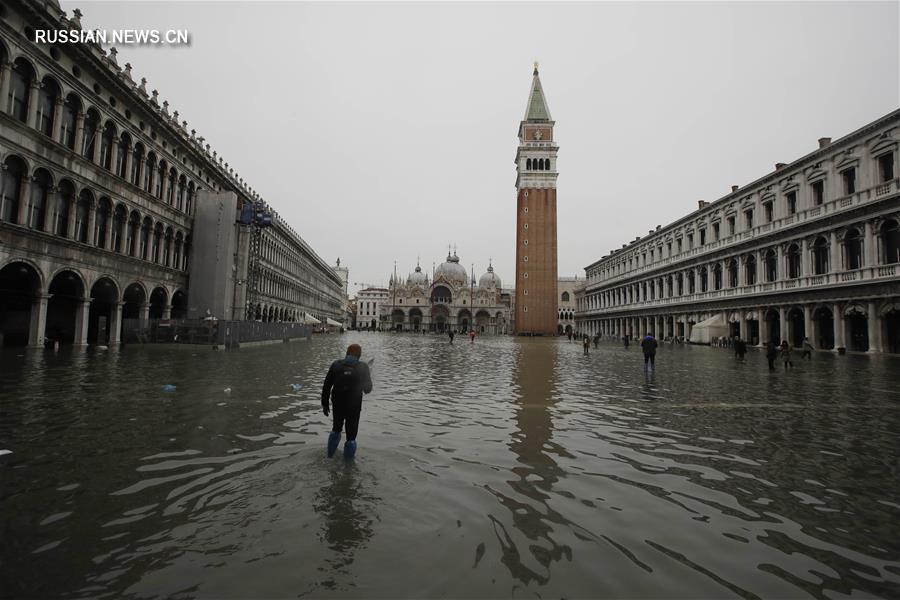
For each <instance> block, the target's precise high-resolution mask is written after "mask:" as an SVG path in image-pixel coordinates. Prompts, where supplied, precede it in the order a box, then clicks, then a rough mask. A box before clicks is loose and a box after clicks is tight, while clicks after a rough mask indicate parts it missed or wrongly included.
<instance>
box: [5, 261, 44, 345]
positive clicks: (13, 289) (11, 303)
mask: <svg viewBox="0 0 900 600" xmlns="http://www.w3.org/2000/svg"><path fill="white" fill-rule="evenodd" d="M40 288H41V278H40V276H39V275H38V273H37V271H36V270H35V269H34V267H32V266H31V265H29V264H28V263H24V262H14V263H10V264H8V265H6V266H5V267H3V269H2V270H0V346H27V345H28V330H29V327H30V326H31V306H32V304H33V303H34V300H35V298H37V296H38V294H40V291H41V290H40Z"/></svg>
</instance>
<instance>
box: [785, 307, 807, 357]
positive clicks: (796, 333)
mask: <svg viewBox="0 0 900 600" xmlns="http://www.w3.org/2000/svg"><path fill="white" fill-rule="evenodd" d="M788 321H789V322H790V324H791V326H790V332H791V339H790V342H791V345H792V346H793V347H794V348H799V347H801V346H802V345H803V338H805V337H806V323H805V322H804V320H803V311H802V310H801V309H799V308H794V309H792V310H791V312H789V313H788Z"/></svg>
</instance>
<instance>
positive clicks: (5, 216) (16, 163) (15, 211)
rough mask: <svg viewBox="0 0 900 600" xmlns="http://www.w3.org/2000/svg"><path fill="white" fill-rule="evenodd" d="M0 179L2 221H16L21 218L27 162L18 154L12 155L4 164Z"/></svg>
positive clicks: (0, 218) (0, 217)
mask: <svg viewBox="0 0 900 600" xmlns="http://www.w3.org/2000/svg"><path fill="white" fill-rule="evenodd" d="M3 166H4V167H6V168H5V169H3V171H2V177H3V179H2V181H0V185H2V187H0V221H6V222H7V223H16V222H18V218H19V202H21V201H22V178H23V177H25V162H24V161H23V160H22V159H21V158H19V157H18V156H10V157H9V158H7V159H6V162H5V163H4V165H3Z"/></svg>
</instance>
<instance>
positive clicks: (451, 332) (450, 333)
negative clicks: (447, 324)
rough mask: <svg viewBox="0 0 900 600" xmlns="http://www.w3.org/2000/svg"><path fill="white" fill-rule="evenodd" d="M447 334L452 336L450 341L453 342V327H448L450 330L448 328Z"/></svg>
mask: <svg viewBox="0 0 900 600" xmlns="http://www.w3.org/2000/svg"><path fill="white" fill-rule="evenodd" d="M447 335H449V336H450V343H451V344H452V343H453V336H454V333H453V330H452V329H448V330H447Z"/></svg>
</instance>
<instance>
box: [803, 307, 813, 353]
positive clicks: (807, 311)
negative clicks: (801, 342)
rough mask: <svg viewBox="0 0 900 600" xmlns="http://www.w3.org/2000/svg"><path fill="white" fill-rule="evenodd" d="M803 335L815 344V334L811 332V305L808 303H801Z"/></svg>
mask: <svg viewBox="0 0 900 600" xmlns="http://www.w3.org/2000/svg"><path fill="white" fill-rule="evenodd" d="M803 336H804V337H806V338H809V342H810V343H811V344H812V345H813V346H815V345H816V336H815V334H814V333H813V320H812V307H811V306H810V305H809V304H804V305H803Z"/></svg>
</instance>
